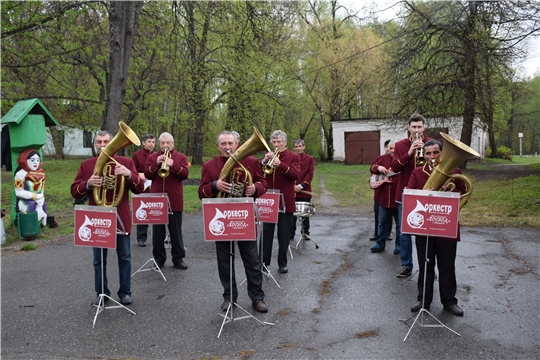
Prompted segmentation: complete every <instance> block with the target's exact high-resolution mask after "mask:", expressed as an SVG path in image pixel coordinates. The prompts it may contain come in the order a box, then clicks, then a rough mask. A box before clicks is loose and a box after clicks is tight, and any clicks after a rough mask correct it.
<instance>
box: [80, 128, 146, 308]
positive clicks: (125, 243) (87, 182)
mask: <svg viewBox="0 0 540 360" xmlns="http://www.w3.org/2000/svg"><path fill="white" fill-rule="evenodd" d="M111 139H112V136H111V134H110V133H109V132H107V131H100V132H98V133H97V134H96V137H95V140H94V146H95V147H96V153H97V154H98V155H99V154H100V153H101V151H102V150H103V149H105V147H106V146H107V145H108V144H109V143H110V142H111ZM112 158H113V159H114V161H116V162H117V164H116V165H113V166H114V175H115V176H116V183H117V184H119V183H120V181H121V178H122V177H124V178H125V182H126V183H127V186H124V192H123V194H122V199H121V200H120V202H119V203H118V204H116V205H115V206H116V211H117V215H118V217H119V219H120V221H119V222H117V228H118V229H119V230H120V231H122V232H123V234H117V235H116V255H117V257H118V272H119V278H120V289H119V290H118V297H119V298H120V303H121V304H123V305H129V304H131V302H132V299H131V249H130V240H129V232H130V230H131V213H130V209H129V196H128V195H129V190H131V191H132V192H133V193H134V194H140V193H142V192H143V190H144V182H143V181H142V180H141V178H140V177H139V174H138V173H137V169H136V168H135V164H134V163H133V160H131V159H130V158H127V157H124V156H117V155H112ZM97 160H98V158H97V157H95V158H91V159H88V160H85V161H83V162H82V163H81V166H80V168H79V171H78V172H77V176H76V177H75V180H73V184H71V196H73V198H75V199H82V198H83V197H85V196H88V198H89V204H90V205H96V201H95V200H94V198H93V196H92V190H93V188H94V187H95V188H98V187H101V186H102V184H103V181H104V180H103V177H102V176H98V175H96V174H95V173H94V167H95V165H96V162H97ZM118 191H119V189H113V190H112V191H107V193H106V197H107V201H111V200H112V198H113V197H114V196H115V195H119V194H117V192H118ZM113 192H114V194H113ZM93 252H94V285H95V291H96V293H97V296H98V297H97V299H96V300H95V301H94V305H98V304H99V295H100V294H101V291H102V284H101V279H102V275H101V249H100V248H93ZM107 252H108V251H107V249H103V257H104V260H103V270H104V271H105V274H106V273H107V267H106V263H107ZM103 279H104V284H103V289H104V292H105V294H106V295H107V296H110V295H111V292H110V290H109V287H108V284H107V276H106V275H105V276H103ZM108 300H109V299H108V298H107V297H105V298H104V301H108Z"/></svg>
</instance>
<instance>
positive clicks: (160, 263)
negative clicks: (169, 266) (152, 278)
mask: <svg viewBox="0 0 540 360" xmlns="http://www.w3.org/2000/svg"><path fill="white" fill-rule="evenodd" d="M154 261H156V260H155V259H154ZM156 265H157V267H158V268H160V269H163V267H164V266H165V263H164V262H159V261H156Z"/></svg>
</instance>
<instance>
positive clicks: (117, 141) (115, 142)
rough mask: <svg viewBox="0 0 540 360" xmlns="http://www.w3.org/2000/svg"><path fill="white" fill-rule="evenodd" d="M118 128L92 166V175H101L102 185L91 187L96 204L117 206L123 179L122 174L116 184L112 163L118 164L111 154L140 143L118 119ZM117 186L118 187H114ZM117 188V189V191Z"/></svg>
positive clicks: (131, 131) (120, 198)
mask: <svg viewBox="0 0 540 360" xmlns="http://www.w3.org/2000/svg"><path fill="white" fill-rule="evenodd" d="M119 125H120V129H119V130H118V133H117V134H116V136H115V137H114V138H113V139H112V140H111V142H110V143H109V144H108V145H107V146H106V147H105V148H104V149H103V150H101V152H100V154H99V157H98V159H97V161H96V165H95V166H94V175H97V176H100V177H103V185H101V187H95V188H93V189H92V195H93V197H94V201H95V202H96V205H98V206H108V207H112V206H117V205H118V204H119V203H120V200H122V197H123V196H124V183H125V179H124V177H123V176H122V177H121V178H120V179H121V180H120V185H118V184H117V177H116V175H114V169H113V165H118V162H117V161H116V160H114V159H113V155H114V154H115V153H116V152H118V151H119V150H122V149H123V148H125V147H126V146H128V145H131V144H133V145H137V146H139V145H140V144H141V141H140V140H139V137H138V136H137V134H135V133H134V132H133V130H131V128H130V127H129V126H127V125H126V124H125V123H123V122H122V121H120V123H119ZM117 187H118V189H116V188H117ZM109 190H110V191H112V194H113V195H112V200H111V201H110V202H107V192H108V191H109ZM117 190H118V191H117Z"/></svg>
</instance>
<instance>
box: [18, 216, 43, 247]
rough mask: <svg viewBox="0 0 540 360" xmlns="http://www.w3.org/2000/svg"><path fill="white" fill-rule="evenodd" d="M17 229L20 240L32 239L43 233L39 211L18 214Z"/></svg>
mask: <svg viewBox="0 0 540 360" xmlns="http://www.w3.org/2000/svg"><path fill="white" fill-rule="evenodd" d="M17 229H18V230H19V240H21V237H24V238H31V237H34V236H38V235H39V234H40V232H41V228H40V226H39V221H38V215H37V211H29V212H27V213H26V214H25V213H21V212H18V213H17Z"/></svg>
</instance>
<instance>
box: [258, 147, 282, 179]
mask: <svg viewBox="0 0 540 360" xmlns="http://www.w3.org/2000/svg"><path fill="white" fill-rule="evenodd" d="M278 155H279V148H276V150H274V155H273V156H272V158H271V159H270V161H269V162H268V163H266V164H264V165H263V167H262V171H263V173H265V174H266V175H270V174H271V173H273V172H274V160H276V158H277V157H278Z"/></svg>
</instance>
